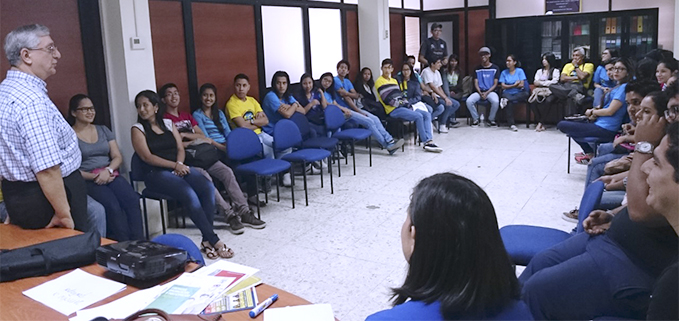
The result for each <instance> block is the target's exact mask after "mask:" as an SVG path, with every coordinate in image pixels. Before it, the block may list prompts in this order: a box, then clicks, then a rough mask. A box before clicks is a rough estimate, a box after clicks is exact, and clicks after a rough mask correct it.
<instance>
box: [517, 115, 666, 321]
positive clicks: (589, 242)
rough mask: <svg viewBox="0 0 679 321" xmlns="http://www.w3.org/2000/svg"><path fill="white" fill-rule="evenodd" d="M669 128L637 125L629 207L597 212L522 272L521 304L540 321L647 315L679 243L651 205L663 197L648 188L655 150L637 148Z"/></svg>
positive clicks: (648, 122) (659, 123)
mask: <svg viewBox="0 0 679 321" xmlns="http://www.w3.org/2000/svg"><path fill="white" fill-rule="evenodd" d="M664 128H665V121H663V120H662V119H661V118H660V117H658V116H657V115H654V116H652V117H650V118H648V119H645V120H642V121H640V122H639V123H638V124H637V128H636V131H635V139H636V140H637V141H638V142H639V143H637V148H636V151H635V154H636V155H635V157H634V160H633V161H632V167H631V169H630V173H629V179H628V183H627V196H628V206H627V207H626V208H624V209H623V210H622V211H621V212H619V213H618V214H616V215H615V216H614V217H612V216H611V215H610V214H607V213H606V212H602V211H594V212H592V213H591V214H590V215H589V217H588V218H587V219H585V221H584V222H583V227H584V229H585V231H586V232H587V233H581V234H577V235H575V236H573V237H571V238H569V239H567V240H566V241H564V242H562V243H560V244H558V245H556V246H554V247H552V248H550V249H548V250H546V251H543V252H541V253H539V254H538V255H536V256H535V257H534V258H533V259H532V260H531V262H530V264H529V265H528V266H527V267H526V269H525V270H524V272H523V273H522V274H521V276H520V277H519V280H520V281H521V282H522V283H523V293H522V296H523V300H524V301H526V303H527V304H528V306H529V308H530V310H531V312H532V313H533V316H534V317H535V319H536V320H545V319H549V320H555V319H560V320H564V319H578V320H585V319H586V320H590V319H593V318H597V317H601V316H609V317H616V318H623V319H644V318H645V317H646V312H647V308H648V304H649V297H650V294H651V289H652V287H653V284H654V282H655V281H656V279H657V278H658V277H659V276H660V275H661V273H662V272H663V270H665V268H667V267H668V266H670V265H671V264H673V263H674V262H676V260H677V246H678V245H679V243H678V242H677V234H676V232H675V231H674V230H673V228H672V226H671V225H670V224H669V223H668V222H667V220H666V219H665V218H664V217H663V216H662V215H660V214H658V213H657V210H656V209H654V208H653V207H651V206H649V204H648V203H647V200H652V199H653V197H654V195H657V194H656V193H662V192H661V191H657V190H655V188H654V187H652V190H650V191H649V184H648V182H649V181H651V182H652V181H653V179H652V178H651V177H649V176H648V174H647V173H644V172H643V171H642V170H641V164H643V163H644V162H646V161H647V160H649V159H651V155H652V148H646V147H644V148H639V146H647V147H648V146H651V147H652V146H658V144H659V142H660V139H661V138H662V137H663V133H664ZM642 142H643V143H642ZM663 188H665V187H663ZM668 193H676V192H675V190H672V191H670V192H668ZM672 195H673V196H672V198H673V199H674V201H675V202H676V194H672ZM675 307H676V304H675Z"/></svg>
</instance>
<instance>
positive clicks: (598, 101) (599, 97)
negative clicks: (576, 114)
mask: <svg viewBox="0 0 679 321" xmlns="http://www.w3.org/2000/svg"><path fill="white" fill-rule="evenodd" d="M603 97H604V90H603V89H601V88H594V100H593V102H592V104H593V105H594V107H597V106H598V107H601V106H603V105H604V102H603Z"/></svg>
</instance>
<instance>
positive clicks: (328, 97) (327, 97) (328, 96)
mask: <svg viewBox="0 0 679 321" xmlns="http://www.w3.org/2000/svg"><path fill="white" fill-rule="evenodd" d="M323 96H325V101H327V102H328V104H329V105H332V104H333V101H335V100H337V103H339V100H338V99H335V97H333V95H332V94H331V93H329V92H327V91H324V92H323Z"/></svg>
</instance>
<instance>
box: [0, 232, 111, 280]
mask: <svg viewBox="0 0 679 321" xmlns="http://www.w3.org/2000/svg"><path fill="white" fill-rule="evenodd" d="M100 244H101V237H100V236H99V233H97V232H96V231H94V232H88V233H85V234H81V235H76V236H71V237H66V238H62V239H58V240H54V241H49V242H44V243H40V244H35V245H31V246H26V247H22V248H18V249H14V250H0V282H8V281H13V280H18V279H23V278H28V277H34V276H41V275H50V274H52V273H54V272H59V271H64V270H71V269H75V268H78V267H81V266H85V265H90V264H92V263H94V261H95V260H96V251H97V248H98V247H99V245H100Z"/></svg>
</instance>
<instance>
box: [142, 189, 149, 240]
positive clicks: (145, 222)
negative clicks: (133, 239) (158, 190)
mask: <svg viewBox="0 0 679 321" xmlns="http://www.w3.org/2000/svg"><path fill="white" fill-rule="evenodd" d="M142 201H143V203H142V204H143V207H144V233H145V234H146V239H147V240H148V239H150V237H149V216H148V212H147V211H146V197H144V198H143V200H142Z"/></svg>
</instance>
